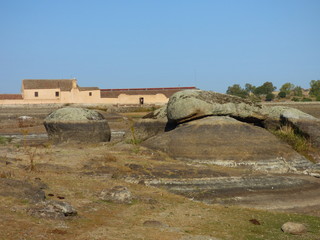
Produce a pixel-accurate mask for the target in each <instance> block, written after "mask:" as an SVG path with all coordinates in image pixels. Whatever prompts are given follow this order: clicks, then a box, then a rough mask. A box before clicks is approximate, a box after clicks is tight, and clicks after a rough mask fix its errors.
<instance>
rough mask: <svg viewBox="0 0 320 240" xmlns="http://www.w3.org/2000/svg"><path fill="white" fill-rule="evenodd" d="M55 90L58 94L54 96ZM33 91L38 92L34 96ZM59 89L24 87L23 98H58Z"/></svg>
mask: <svg viewBox="0 0 320 240" xmlns="http://www.w3.org/2000/svg"><path fill="white" fill-rule="evenodd" d="M56 92H58V93H59V96H58V97H56ZM35 93H38V96H37V97H36V96H35ZM60 95H61V92H60V89H59V88H57V89H24V90H23V99H25V100H49V99H50V100H59V99H60Z"/></svg>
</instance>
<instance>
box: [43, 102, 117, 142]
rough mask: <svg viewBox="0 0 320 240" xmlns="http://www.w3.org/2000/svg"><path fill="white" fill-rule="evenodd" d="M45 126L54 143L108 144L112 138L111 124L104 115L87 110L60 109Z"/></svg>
mask: <svg viewBox="0 0 320 240" xmlns="http://www.w3.org/2000/svg"><path fill="white" fill-rule="evenodd" d="M44 126H45V128H46V131H47V133H48V137H49V139H50V140H51V141H53V142H54V143H62V142H108V141H110V138H111V131H110V127H109V124H108V122H107V120H106V119H105V118H104V117H103V115H102V114H100V113H98V112H96V111H94V110H89V109H85V108H72V107H66V108H61V109H58V110H56V111H54V112H52V113H50V114H49V115H48V116H47V117H46V118H45V120H44Z"/></svg>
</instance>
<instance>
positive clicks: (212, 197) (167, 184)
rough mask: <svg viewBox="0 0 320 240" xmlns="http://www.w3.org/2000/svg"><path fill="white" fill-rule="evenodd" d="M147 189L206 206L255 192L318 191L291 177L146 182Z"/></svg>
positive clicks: (307, 183)
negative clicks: (163, 189)
mask: <svg viewBox="0 0 320 240" xmlns="http://www.w3.org/2000/svg"><path fill="white" fill-rule="evenodd" d="M146 183H147V184H148V185H152V186H157V187H161V188H165V189H168V190H169V191H170V192H172V193H176V194H179V195H183V196H186V197H189V198H193V199H195V200H201V201H204V202H207V203H215V202H217V201H219V200H221V199H222V198H228V197H234V196H243V195H250V194H252V193H257V192H280V191H283V190H285V191H288V190H293V189H299V188H302V187H304V188H308V187H314V188H315V187H319V184H316V183H314V182H312V181H308V180H306V179H300V178H296V177H292V176H291V177H290V176H266V175H262V176H243V177H216V178H200V179H158V180H157V181H156V180H151V181H149V182H147V181H146Z"/></svg>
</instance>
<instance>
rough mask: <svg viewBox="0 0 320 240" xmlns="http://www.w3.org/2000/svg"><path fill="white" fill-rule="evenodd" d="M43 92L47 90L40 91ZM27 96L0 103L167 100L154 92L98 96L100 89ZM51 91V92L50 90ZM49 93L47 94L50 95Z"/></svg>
mask: <svg viewBox="0 0 320 240" xmlns="http://www.w3.org/2000/svg"><path fill="white" fill-rule="evenodd" d="M89 92H92V96H89ZM41 93H42V94H43V96H45V95H44V93H47V92H44V93H43V92H41ZM41 93H39V98H29V99H4V100H0V104H52V103H99V104H134V105H137V104H140V98H143V103H144V104H158V105H161V104H165V103H167V102H168V98H167V97H166V96H165V95H164V94H161V93H159V94H156V95H147V94H144V95H127V94H120V95H119V96H118V97H117V98H100V91H99V90H93V91H80V92H76V91H75V93H74V92H73V91H71V92H64V91H62V92H61V94H60V98H56V99H49V97H48V98H46V99H45V98H42V99H40V96H41V95H40V94H41ZM51 93H52V92H51ZM51 93H49V94H48V95H49V96H51Z"/></svg>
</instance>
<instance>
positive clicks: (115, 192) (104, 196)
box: [100, 186, 132, 204]
mask: <svg viewBox="0 0 320 240" xmlns="http://www.w3.org/2000/svg"><path fill="white" fill-rule="evenodd" d="M100 199H101V200H104V201H108V202H113V203H127V204H128V203H131V202H132V194H131V192H130V191H129V190H128V188H127V187H124V186H115V187H113V188H112V189H104V190H103V191H102V192H101V193H100Z"/></svg>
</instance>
